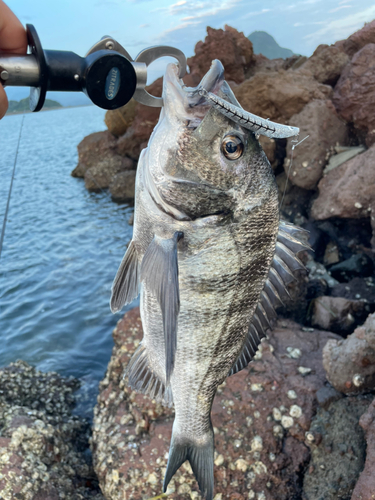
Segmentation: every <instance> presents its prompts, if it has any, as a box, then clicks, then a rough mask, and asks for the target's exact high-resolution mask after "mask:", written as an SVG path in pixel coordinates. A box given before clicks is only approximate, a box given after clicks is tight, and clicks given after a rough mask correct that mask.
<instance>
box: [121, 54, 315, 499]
mask: <svg viewBox="0 0 375 500" xmlns="http://www.w3.org/2000/svg"><path fill="white" fill-rule="evenodd" d="M202 87H203V88H204V89H206V90H207V92H206V93H202V92H201V93H200V91H199V89H200V88H202ZM211 91H212V92H215V93H216V94H215V99H214V101H215V106H214V107H213V108H211V105H212V102H213V99H212V95H211V94H212V92H211ZM207 96H208V97H209V99H208V98H207V99H206V100H205V97H207ZM163 101H164V108H163V111H162V113H161V116H160V119H159V123H158V125H157V126H156V127H155V129H154V132H153V134H152V136H151V138H150V141H149V144H148V147H147V149H146V150H144V151H143V152H142V154H141V157H140V160H139V164H138V170H137V181H136V197H135V218H134V233H133V239H132V242H131V243H130V245H129V248H128V251H127V253H126V254H125V256H124V259H123V261H122V263H121V265H120V268H119V271H118V273H117V275H116V278H115V281H114V285H113V288H112V299H111V307H112V310H114V311H116V310H119V309H120V308H121V307H122V305H124V304H125V303H128V302H130V301H131V300H132V299H133V298H135V296H136V295H137V294H138V290H139V288H140V290H141V301H140V309H141V318H142V324H143V331H144V337H143V340H142V342H141V344H140V345H139V347H138V348H137V351H136V352H135V354H134V355H133V357H132V359H131V361H130V363H129V365H128V368H127V372H126V373H127V376H128V379H129V384H130V385H131V387H132V388H133V389H136V390H139V391H141V392H143V393H145V394H148V395H150V397H152V398H155V399H157V400H158V401H161V402H162V403H164V404H167V405H171V404H172V403H173V404H174V408H175V420H174V423H173V429H172V438H171V445H170V450H169V459H168V465H167V470H166V474H165V478H164V491H165V490H166V488H167V486H168V483H169V481H170V479H171V478H172V476H173V475H174V473H175V472H176V470H177V469H178V468H179V467H180V466H181V465H182V464H183V463H184V462H185V460H189V462H190V464H191V467H192V469H193V472H194V474H195V476H196V478H197V480H198V484H199V487H200V490H201V492H202V494H203V496H204V497H205V498H206V500H212V498H213V488H214V485H213V457H214V439H213V437H214V436H213V428H212V423H211V416H210V414H211V408H212V403H213V399H214V396H215V394H216V391H217V387H218V385H219V384H221V383H222V382H223V381H224V380H225V378H226V377H227V376H228V375H231V374H233V373H236V372H237V371H239V370H241V369H243V368H244V367H245V366H247V364H248V363H249V362H250V361H251V359H252V356H253V355H254V354H255V352H256V350H257V348H258V346H259V344H260V341H261V339H262V338H264V337H265V336H266V333H265V332H266V330H267V328H268V325H269V322H270V320H272V318H274V317H275V312H274V305H275V303H276V302H277V301H278V300H281V299H280V295H282V294H283V292H284V290H285V287H286V285H287V283H288V282H289V281H290V277H291V276H292V270H295V269H299V268H301V262H300V261H299V260H298V258H297V257H295V253H296V252H298V251H300V250H303V249H304V248H307V245H306V244H304V243H303V241H302V238H300V236H301V234H300V233H301V232H300V231H299V230H298V229H297V228H295V227H294V226H291V225H288V224H285V223H281V222H279V209H278V190H277V185H276V182H275V178H274V175H273V172H272V168H271V166H270V164H269V162H268V160H267V158H266V156H265V154H264V152H263V150H262V148H261V147H260V145H259V142H258V140H257V137H256V136H255V135H254V133H253V132H252V131H251V129H250V130H249V129H248V128H244V127H243V126H242V125H241V123H242V121H243V118H242V117H243V116H245V115H246V113H247V112H246V111H244V110H242V109H241V111H240V112H238V113H237V112H236V113H232V111H231V113H230V116H229V115H228V113H224V114H223V113H222V110H223V109H224V110H226V109H227V108H228V105H227V104H228V103H230V105H231V106H237V107H238V106H239V104H238V102H237V100H236V98H235V97H234V95H233V92H232V91H231V89H230V87H229V86H228V85H227V83H226V82H225V81H224V77H223V67H222V65H221V63H220V62H219V61H214V62H213V65H212V67H211V69H210V71H209V72H208V74H207V75H206V76H205V77H204V78H203V80H202V82H201V85H200V86H198V88H197V89H190V88H185V87H183V86H182V84H181V81H180V80H179V79H178V72H177V69H176V67H175V66H173V65H170V66H168V69H167V72H166V75H165V78H164V88H163ZM225 103H227V104H225ZM230 109H231V110H233V109H232V108H230ZM238 117H241V120H240V121H239V120H237V118H238ZM249 120H253V115H251V116H249ZM257 123H259V124H261V123H262V119H260V118H259V121H257ZM193 124H194V126H193ZM246 125H248V124H247V123H246ZM259 127H261V125H259ZM259 127H258V126H257V130H258V128H259ZM283 127H284V126H283V125H278V126H277V133H278V134H282V133H283V130H285V133H286V134H290V133H291V129H292V128H291V127H284V128H283ZM260 131H261V130H260V129H259V132H260ZM265 131H266V132H267V134H269V133H270V128H269V126H268V124H267V123H266V125H265ZM278 136H279V135H278Z"/></svg>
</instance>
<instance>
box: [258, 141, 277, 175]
mask: <svg viewBox="0 0 375 500" xmlns="http://www.w3.org/2000/svg"><path fill="white" fill-rule="evenodd" d="M259 143H260V145H261V146H262V149H263V151H264V152H265V153H266V156H267V158H268V160H269V162H270V163H271V166H272V168H273V169H275V168H276V167H277V158H276V140H275V139H272V138H270V137H266V136H265V135H261V136H260V137H259Z"/></svg>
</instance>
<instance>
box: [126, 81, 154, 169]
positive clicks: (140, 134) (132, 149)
mask: <svg viewBox="0 0 375 500" xmlns="http://www.w3.org/2000/svg"><path fill="white" fill-rule="evenodd" d="M162 88H163V79H162V78H158V79H157V80H155V82H154V83H153V84H151V85H150V86H149V87H147V91H148V92H149V93H150V94H151V95H154V96H155V97H161V94H162ZM160 109H161V108H150V107H149V106H145V105H144V104H139V103H138V104H137V105H136V107H135V117H134V120H133V122H132V124H131V126H130V127H129V128H128V129H127V131H126V132H125V134H124V135H123V136H122V137H120V138H119V140H118V142H117V148H116V150H117V152H118V153H119V154H120V155H127V156H129V157H130V158H132V159H134V160H138V157H139V154H140V152H141V151H142V149H144V148H145V147H146V146H147V143H148V139H149V137H150V135H151V132H152V131H153V129H154V127H155V125H156V123H157V121H158V119H159V114H160Z"/></svg>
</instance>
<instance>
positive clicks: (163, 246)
mask: <svg viewBox="0 0 375 500" xmlns="http://www.w3.org/2000/svg"><path fill="white" fill-rule="evenodd" d="M182 237H183V233H181V232H176V233H175V234H174V236H173V237H172V238H169V239H165V238H160V237H159V236H156V235H155V236H154V239H153V240H152V242H151V243H150V245H149V247H148V248H147V250H146V252H145V254H144V257H143V260H142V264H141V281H142V282H144V283H145V285H146V286H147V288H148V289H149V290H150V291H151V292H152V293H153V294H154V295H155V297H156V299H157V301H158V303H159V305H160V308H161V312H162V317H163V330H164V344H165V373H166V385H168V384H169V380H170V377H171V374H172V371H173V367H174V358H175V353H176V348H177V319H178V314H179V312H180V292H179V285H178V259H177V242H178V241H179V240H180V239H181V238H182Z"/></svg>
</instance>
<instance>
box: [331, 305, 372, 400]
mask: <svg viewBox="0 0 375 500" xmlns="http://www.w3.org/2000/svg"><path fill="white" fill-rule="evenodd" d="M323 366H324V369H325V371H326V374H327V379H328V380H329V382H330V383H331V384H332V385H333V387H334V388H335V389H337V390H338V391H340V392H343V393H345V394H362V393H364V392H368V391H369V390H373V389H374V385H375V314H370V316H368V318H367V320H366V322H365V324H364V325H363V326H359V327H358V328H356V330H355V331H354V333H352V334H351V335H350V336H349V337H348V338H347V339H346V340H339V341H337V340H329V341H328V342H327V344H326V345H325V347H324V349H323Z"/></svg>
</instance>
